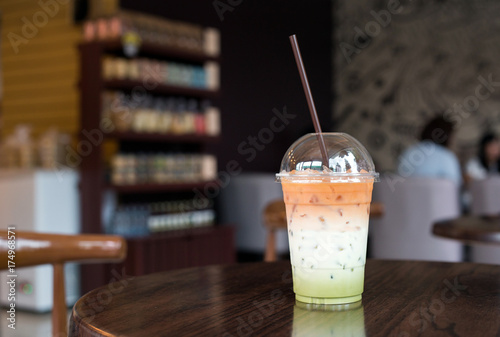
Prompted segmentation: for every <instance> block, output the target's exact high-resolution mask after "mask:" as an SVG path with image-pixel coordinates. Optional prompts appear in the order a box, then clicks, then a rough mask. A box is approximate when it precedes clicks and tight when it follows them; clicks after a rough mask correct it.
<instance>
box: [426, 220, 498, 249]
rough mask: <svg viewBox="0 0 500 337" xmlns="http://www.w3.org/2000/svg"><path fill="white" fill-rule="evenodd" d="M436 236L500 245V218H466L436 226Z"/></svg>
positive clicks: (433, 230)
mask: <svg viewBox="0 0 500 337" xmlns="http://www.w3.org/2000/svg"><path fill="white" fill-rule="evenodd" d="M432 233H434V234H435V235H438V236H441V237H445V238H450V239H458V240H463V241H478V242H489V243H497V244H500V217H479V216H465V217H460V218H456V219H452V220H446V221H441V222H438V223H436V224H434V226H433V228H432Z"/></svg>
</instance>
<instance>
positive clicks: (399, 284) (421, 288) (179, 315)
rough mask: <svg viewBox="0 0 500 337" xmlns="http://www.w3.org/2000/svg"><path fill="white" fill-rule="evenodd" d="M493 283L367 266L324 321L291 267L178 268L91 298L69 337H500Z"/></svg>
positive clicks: (420, 268)
mask: <svg viewBox="0 0 500 337" xmlns="http://www.w3.org/2000/svg"><path fill="white" fill-rule="evenodd" d="M499 280H500V266H493V265H481V264H472V263H438V262H408V261H382V260H369V261H368V263H367V267H366V281H365V289H366V290H365V292H364V294H363V300H362V303H361V302H358V306H357V307H356V305H354V306H353V308H352V309H351V310H349V311H343V312H321V311H309V310H304V309H302V308H301V307H299V306H297V305H296V303H295V299H294V294H293V292H292V279H291V270H290V265H289V262H288V261H282V262H273V263H265V262H261V263H250V264H235V265H228V266H211V267H203V268H192V269H184V270H177V271H170V272H164V273H158V274H151V275H147V276H142V277H137V278H134V279H131V280H121V281H120V282H118V283H114V284H110V285H108V286H107V287H103V288H99V289H96V290H93V291H91V292H90V293H88V294H86V295H85V296H83V297H82V298H81V299H80V300H79V301H78V302H77V303H76V304H75V306H74V308H73V314H72V317H71V322H70V324H71V327H70V336H73V337H76V336H108V337H109V336H140V337H145V336H155V337H157V336H204V337H208V336H223V337H232V336H235V337H236V336H264V335H265V336H292V335H293V336H327V335H328V336H330V335H334V336H348V335H349V336H350V335H352V336H398V337H406V336H498V334H499V333H500V319H499V317H500V282H499ZM331 332H333V334H331Z"/></svg>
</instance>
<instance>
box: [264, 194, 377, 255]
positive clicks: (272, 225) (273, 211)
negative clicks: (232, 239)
mask: <svg viewBox="0 0 500 337" xmlns="http://www.w3.org/2000/svg"><path fill="white" fill-rule="evenodd" d="M382 215H384V205H383V204H382V203H378V202H372V203H371V205H370V218H375V217H381V216H382ZM263 217H264V226H265V227H266V229H267V239H266V251H265V253H264V261H266V262H273V261H276V230H278V229H285V230H286V227H287V220H286V207H285V203H284V202H283V200H282V199H279V200H274V201H271V202H269V203H268V204H267V206H266V207H265V208H264V213H263Z"/></svg>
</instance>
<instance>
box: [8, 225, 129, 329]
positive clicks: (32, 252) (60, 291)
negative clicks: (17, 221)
mask: <svg viewBox="0 0 500 337" xmlns="http://www.w3.org/2000/svg"><path fill="white" fill-rule="evenodd" d="M126 251H127V245H126V241H125V240H124V239H123V238H121V237H119V236H111V235H60V234H44V233H33V232H21V231H8V230H0V270H2V269H8V268H9V267H11V268H14V270H15V269H16V268H20V267H29V266H35V265H42V264H52V266H53V268H54V299H53V301H54V303H53V310H52V335H53V336H58V337H62V336H66V335H67V322H66V300H65V290H64V263H66V262H84V263H95V262H117V261H122V260H123V259H124V258H125V256H126ZM9 261H10V262H9Z"/></svg>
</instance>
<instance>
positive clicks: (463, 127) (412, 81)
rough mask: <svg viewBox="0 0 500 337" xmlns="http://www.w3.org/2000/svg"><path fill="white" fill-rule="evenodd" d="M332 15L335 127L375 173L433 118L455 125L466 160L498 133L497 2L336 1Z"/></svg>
mask: <svg viewBox="0 0 500 337" xmlns="http://www.w3.org/2000/svg"><path fill="white" fill-rule="evenodd" d="M333 15H334V22H335V24H334V25H335V27H334V33H335V34H334V42H333V49H334V53H335V67H334V69H335V75H334V83H335V89H334V90H335V99H334V106H333V113H332V117H333V123H334V124H335V128H336V129H337V130H341V131H345V132H348V133H350V134H352V135H354V136H355V137H356V138H358V139H359V140H360V141H361V142H362V143H363V144H365V145H366V146H367V147H368V150H369V151H370V153H371V154H372V156H373V157H374V160H375V161H376V164H377V167H378V169H379V170H382V171H383V170H392V169H394V168H395V167H396V165H397V158H398V156H399V154H400V153H401V152H402V151H403V150H404V149H405V148H406V147H407V146H408V145H410V144H412V143H414V142H415V140H416V138H417V137H418V136H419V132H420V129H421V127H422V126H423V124H424V123H425V122H426V121H427V120H429V119H430V118H431V117H432V116H434V115H436V114H444V116H445V118H446V119H448V120H450V121H452V122H453V123H454V124H455V127H456V130H457V137H456V142H455V151H456V152H457V154H458V155H459V157H460V159H461V160H462V161H465V160H466V159H467V158H468V157H470V156H471V155H473V154H475V151H476V143H477V142H478V140H479V138H480V136H481V135H482V134H483V133H484V132H486V131H492V130H494V131H496V132H497V133H498V132H499V131H500V109H499V104H500V62H499V61H498V54H499V51H500V35H499V34H498V33H499V32H500V22H499V21H498V16H499V15H500V3H499V2H497V1H493V0H481V1H461V0H447V1H438V0H433V1H401V2H399V1H393V0H381V1H374V0H362V1H336V2H335V8H334V11H333ZM492 82H494V83H497V84H494V83H492ZM485 83H486V84H485ZM488 83H490V84H488ZM478 87H481V89H478Z"/></svg>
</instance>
